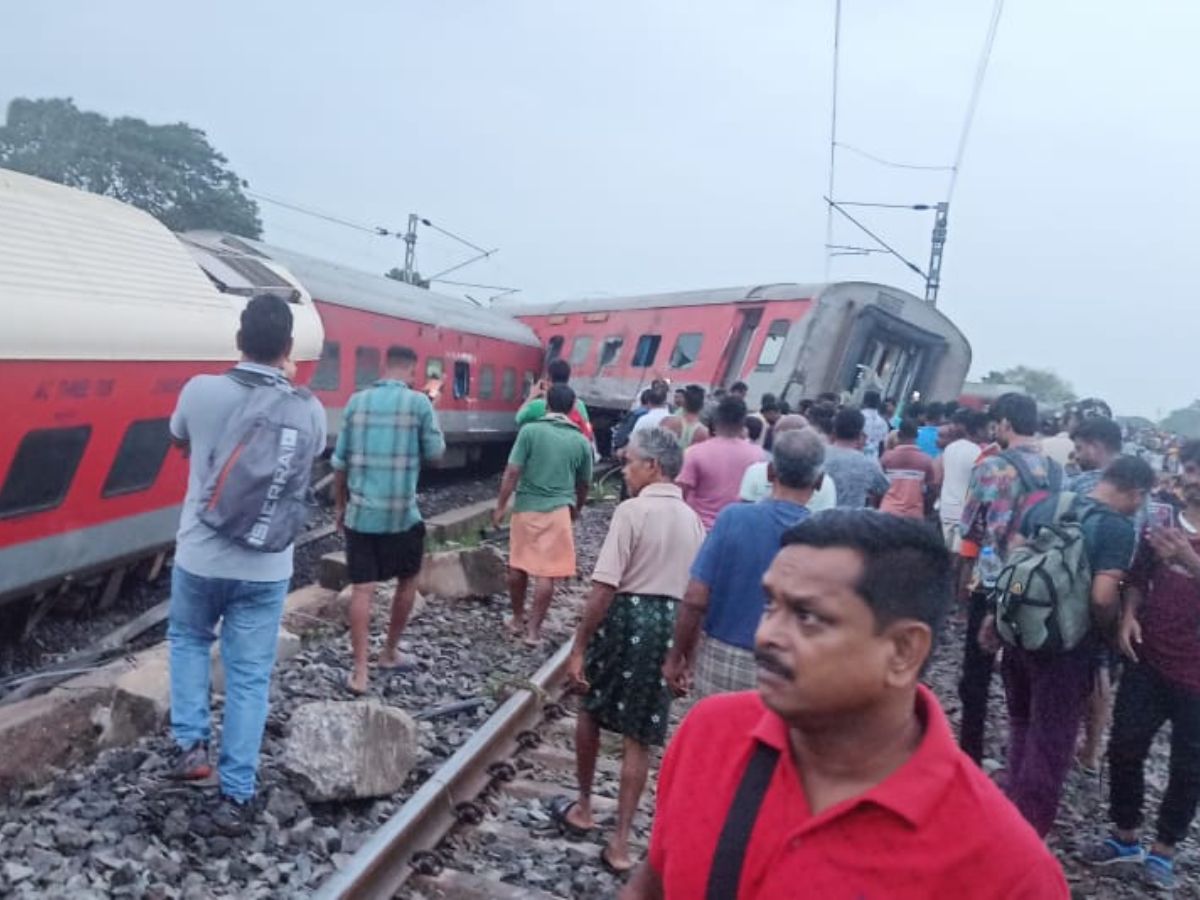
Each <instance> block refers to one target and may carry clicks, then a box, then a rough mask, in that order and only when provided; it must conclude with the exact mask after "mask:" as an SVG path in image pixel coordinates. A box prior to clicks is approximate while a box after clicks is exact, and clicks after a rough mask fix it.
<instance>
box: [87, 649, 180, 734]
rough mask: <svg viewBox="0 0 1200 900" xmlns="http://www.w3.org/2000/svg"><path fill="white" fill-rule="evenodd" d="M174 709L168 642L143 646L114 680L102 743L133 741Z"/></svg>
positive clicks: (154, 728) (163, 722) (153, 729)
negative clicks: (147, 646)
mask: <svg viewBox="0 0 1200 900" xmlns="http://www.w3.org/2000/svg"><path fill="white" fill-rule="evenodd" d="M170 710H171V671H170V657H169V653H168V650H167V645H166V644H165V643H162V644H157V645H155V646H153V647H151V648H150V649H149V650H143V651H142V652H141V653H138V654H136V655H135V656H134V658H133V665H132V667H131V668H129V669H128V670H127V671H125V672H122V673H121V674H120V675H118V676H117V679H116V681H115V683H114V684H113V694H112V703H111V706H110V707H109V711H108V721H107V723H106V724H105V727H104V731H103V733H102V734H101V735H100V739H99V745H100V746H101V747H120V746H123V745H124V744H131V743H133V742H134V741H136V740H137V739H138V738H140V737H141V736H142V735H145V734H151V733H153V732H156V731H158V730H159V729H161V728H162V727H163V726H165V725H166V724H167V716H168V714H169V713H170Z"/></svg>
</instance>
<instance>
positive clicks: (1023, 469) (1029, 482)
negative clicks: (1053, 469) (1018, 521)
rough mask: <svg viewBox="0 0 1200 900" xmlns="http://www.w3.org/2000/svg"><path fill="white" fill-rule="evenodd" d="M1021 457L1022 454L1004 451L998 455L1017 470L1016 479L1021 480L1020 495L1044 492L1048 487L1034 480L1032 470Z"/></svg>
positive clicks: (1041, 481) (1042, 482)
mask: <svg viewBox="0 0 1200 900" xmlns="http://www.w3.org/2000/svg"><path fill="white" fill-rule="evenodd" d="M1022 457H1023V454H1020V453H1017V452H1016V451H1015V450H1005V451H1004V452H1003V453H1001V454H1000V458H1001V459H1003V460H1004V461H1005V462H1007V463H1008V464H1009V465H1010V466H1012V467H1013V468H1014V469H1016V470H1017V478H1019V479H1020V480H1021V488H1022V491H1021V493H1023V494H1032V493H1035V492H1036V491H1044V490H1046V489H1047V487H1048V485H1047V484H1046V482H1045V481H1044V480H1040V479H1037V478H1034V476H1033V470H1032V469H1030V468H1029V464H1028V463H1027V462H1025V460H1024V459H1023V458H1022Z"/></svg>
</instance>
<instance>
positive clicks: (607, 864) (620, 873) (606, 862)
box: [600, 844, 637, 878]
mask: <svg viewBox="0 0 1200 900" xmlns="http://www.w3.org/2000/svg"><path fill="white" fill-rule="evenodd" d="M600 865H602V866H604V871H606V872H608V874H609V875H615V876H616V877H617V878H624V877H625V876H626V875H628V874H629V873H630V872H632V871H633V870H634V869H636V868H637V864H636V863H635V864H633V865H630V866H629V867H628V868H626V869H622V868H620V867H618V866H616V865H614V864H613V861H612V860H611V859H609V858H608V845H607V844H605V845H604V846H603V847H601V848H600Z"/></svg>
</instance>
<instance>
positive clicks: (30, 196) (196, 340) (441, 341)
mask: <svg viewBox="0 0 1200 900" xmlns="http://www.w3.org/2000/svg"><path fill="white" fill-rule="evenodd" d="M261 292H271V293H275V294H277V295H279V296H282V297H284V298H285V299H286V300H287V301H288V302H289V303H290V304H291V309H292V313H293V319H294V331H293V337H294V346H293V352H292V361H293V362H294V363H296V365H297V370H298V374H297V380H298V381H300V382H303V383H307V384H309V385H310V387H311V388H312V390H313V391H314V393H315V394H316V395H317V397H318V398H320V400H321V401H322V403H323V404H324V405H325V407H326V409H327V410H328V411H329V416H330V425H331V434H336V431H337V428H338V427H339V426H340V424H341V410H342V408H343V407H344V406H345V402H346V400H347V398H348V397H349V395H350V394H351V393H352V392H353V391H354V390H356V389H358V388H361V387H363V386H366V385H368V384H370V383H371V382H373V381H374V380H375V379H377V378H378V377H379V376H380V374H381V372H382V366H383V360H384V358H385V356H386V352H387V348H388V347H390V346H393V345H404V346H408V347H411V348H412V349H414V350H416V351H417V353H418V354H419V357H420V360H419V364H420V367H421V369H420V373H419V374H420V375H421V376H427V377H429V378H431V379H433V378H436V379H439V380H441V381H442V382H443V385H444V387H443V391H442V395H441V397H440V399H439V401H438V409H439V418H440V420H441V421H442V423H443V425H444V426H445V430H446V432H447V440H448V444H449V450H448V456H449V462H451V463H454V462H458V463H460V464H461V463H464V462H468V461H470V460H471V459H474V458H477V456H478V455H479V453H480V452H481V450H482V449H483V448H485V447H487V446H488V445H489V444H491V445H500V446H503V445H504V444H506V443H507V442H508V441H510V440H511V439H512V436H513V434H514V433H515V428H516V426H515V423H514V421H513V416H514V414H515V412H516V410H517V408H518V406H519V405H520V402H521V400H522V397H523V396H524V395H525V394H526V393H527V392H528V390H529V386H530V385H531V383H532V381H533V379H534V378H535V375H536V372H537V370H538V369H539V368H540V366H541V362H542V350H541V348H540V345H539V343H538V340H537V338H536V336H535V335H534V333H533V331H532V330H531V329H529V328H528V327H527V326H525V325H522V324H521V323H520V322H517V321H515V320H513V319H512V318H511V317H508V316H504V315H501V314H499V313H493V312H491V311H489V310H482V309H479V308H477V307H475V306H474V305H473V304H470V303H468V302H467V301H464V300H459V299H457V298H454V297H444V296H441V295H438V294H435V293H432V292H429V291H421V290H419V289H416V288H413V287H411V286H409V285H406V284H401V283H399V282H396V281H393V280H391V279H387V278H384V277H383V276H375V275H370V274H367V273H363V272H357V271H354V270H352V269H347V268H345V267H342V266H338V265H335V264H332V263H328V262H325V261H322V260H317V259H313V258H311V257H306V256H302V255H300V254H295V253H292V252H290V251H287V250H283V249H282V248H275V247H270V246H268V245H265V244H260V243H257V242H254V241H246V240H243V239H240V238H235V237H232V236H230V235H222V234H216V233H212V232H201V233H189V234H186V235H182V236H181V235H174V234H172V233H171V232H170V231H168V230H167V229H166V228H165V227H164V226H163V225H161V224H160V223H159V222H158V221H157V220H155V219H154V218H153V217H151V216H150V215H148V214H146V213H144V212H141V211H139V210H137V209H134V208H133V207H130V206H127V205H125V204H123V203H120V202H117V201H115V200H112V199H109V198H106V197H100V196H96V195H94V194H88V193H85V192H82V191H78V190H74V189H71V188H66V187H63V186H61V185H57V184H52V183H50V182H47V181H43V180H41V179H38V178H33V177H30V176H27V175H22V174H19V173H16V172H10V171H7V170H4V169H0V384H2V385H3V386H4V397H5V413H4V418H3V425H4V427H3V428H0V607H5V606H6V605H7V604H8V602H9V601H12V600H14V599H18V598H25V597H29V596H32V595H35V594H37V593H38V592H42V591H46V592H47V598H50V597H52V596H54V591H55V590H56V589H57V586H58V585H61V584H65V583H70V581H71V580H72V579H74V580H77V581H78V580H89V581H90V580H92V579H94V578H95V577H96V576H98V575H104V576H106V578H107V583H108V584H115V583H119V579H120V573H121V572H122V571H123V568H124V567H125V566H126V565H127V564H129V563H132V562H134V561H137V560H139V559H144V558H147V557H148V556H151V555H154V554H156V553H158V551H160V550H164V549H166V548H169V547H170V545H171V543H172V542H173V540H174V536H175V530H176V527H177V524H178V521H179V507H180V504H181V502H182V499H183V494H184V489H185V486H186V482H187V461H186V460H185V459H184V458H183V456H182V455H181V454H179V453H177V452H172V451H171V450H170V434H169V431H168V420H169V417H170V414H171V411H172V410H173V409H174V407H175V402H176V399H177V397H178V395H179V391H180V389H181V388H182V386H183V385H184V383H185V382H186V381H187V380H188V379H189V378H191V377H192V376H193V375H196V374H199V373H203V372H222V371H224V370H225V369H227V368H228V367H229V366H230V365H232V364H233V363H234V362H235V361H236V358H237V350H236V347H235V344H234V335H235V334H236V332H237V329H238V317H239V315H240V313H241V310H242V309H243V307H244V305H245V303H246V301H247V299H248V298H249V297H251V296H253V295H254V294H257V293H261ZM114 578H115V579H117V580H116V581H114V580H113V579H114Z"/></svg>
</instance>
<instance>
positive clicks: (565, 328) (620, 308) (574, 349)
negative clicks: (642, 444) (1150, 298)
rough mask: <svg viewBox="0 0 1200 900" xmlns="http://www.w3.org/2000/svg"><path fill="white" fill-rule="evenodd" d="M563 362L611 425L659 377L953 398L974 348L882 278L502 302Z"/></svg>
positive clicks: (758, 390)
mask: <svg viewBox="0 0 1200 900" xmlns="http://www.w3.org/2000/svg"><path fill="white" fill-rule="evenodd" d="M507 308H508V310H509V311H511V312H512V313H513V314H514V315H516V316H517V317H518V318H520V319H522V320H523V321H525V322H527V323H528V324H529V325H530V326H531V327H532V328H533V329H534V330H535V331H536V332H537V334H538V336H539V337H540V338H541V340H542V342H543V346H544V347H545V349H546V357H547V359H548V360H549V359H555V358H558V357H562V358H565V359H566V360H567V361H568V362H569V363H570V364H571V367H572V385H573V386H574V387H575V389H576V391H577V392H578V394H579V395H580V397H582V399H583V400H584V401H585V402H586V403H587V404H588V405H589V406H590V407H594V408H595V409H596V410H598V411H599V412H600V413H601V416H603V417H606V418H608V419H609V421H611V420H612V419H613V418H615V417H616V416H617V415H619V414H620V413H621V412H623V411H624V410H627V409H629V408H630V406H632V405H634V404H635V403H636V401H637V398H638V396H639V395H640V393H641V392H642V390H644V389H645V388H646V387H648V386H649V385H650V383H651V382H652V381H653V380H654V379H656V378H661V379H665V380H667V381H668V382H670V383H671V384H672V385H673V386H674V387H679V386H682V385H685V384H699V385H701V386H703V387H705V388H708V389H713V388H718V387H720V388H728V387H729V386H730V385H731V384H733V383H734V382H737V381H744V382H745V383H746V384H747V385H748V387H749V396H750V401H751V404H752V405H754V404H756V403H757V402H758V401H759V400H761V398H762V396H763V395H764V394H773V395H775V396H776V397H777V398H779V399H780V400H786V401H787V402H788V403H789V404H791V405H792V406H793V407H795V405H796V403H797V402H798V401H799V400H801V399H802V398H805V397H814V396H816V395H818V394H820V393H823V392H830V391H831V392H834V393H837V394H839V395H841V396H846V397H849V398H850V399H852V400H857V399H859V398H861V395H862V394H863V392H865V391H866V390H868V389H871V388H874V389H877V390H879V391H880V393H881V394H882V395H883V396H884V398H885V399H891V400H895V401H897V402H900V401H901V400H903V399H905V398H911V397H912V396H914V394H919V395H920V397H922V398H923V399H926V400H952V399H955V398H957V397H958V395H959V391H960V389H961V388H962V384H963V381H964V379H965V378H966V375H967V370H968V369H969V368H970V364H971V346H970V344H969V343H968V342H967V339H966V337H964V335H963V334H962V332H961V331H959V329H958V328H957V327H956V326H955V325H954V323H953V322H951V321H950V319H949V318H947V317H946V315H944V314H943V313H942V312H941V311H940V310H938V309H937V308H936V307H935V306H934V305H932V304H931V303H928V302H927V301H925V300H922V299H921V298H919V297H916V296H914V295H912V294H910V293H908V292H907V291H904V290H901V289H899V288H895V287H890V286H887V285H882V284H873V283H870V282H862V281H844V282H833V283H827V284H790V283H784V284H762V285H752V286H748V287H735V288H720V289H716V290H701V291H683V292H680V293H671V294H649V295H641V296H631V297H601V298H595V299H584V300H568V301H563V302H558V303H548V304H538V305H520V306H518V305H515V304H514V305H511V306H509V307H507Z"/></svg>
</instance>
